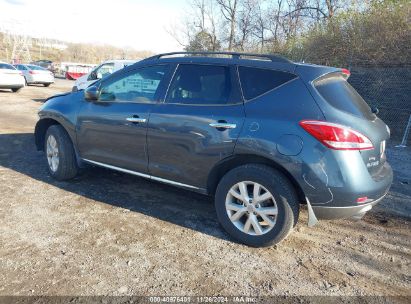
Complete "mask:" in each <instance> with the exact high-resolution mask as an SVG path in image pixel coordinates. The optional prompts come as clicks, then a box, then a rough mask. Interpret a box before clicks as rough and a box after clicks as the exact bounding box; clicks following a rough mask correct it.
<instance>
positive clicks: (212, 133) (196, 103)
mask: <svg viewBox="0 0 411 304" xmlns="http://www.w3.org/2000/svg"><path fill="white" fill-rule="evenodd" d="M243 121H244V108H243V104H242V101H241V98H240V95H239V89H238V81H237V78H236V74H235V73H234V69H233V68H232V67H228V66H225V67H221V66H206V65H193V64H191V65H188V64H186V65H179V66H178V68H177V70H176V73H175V75H174V78H173V81H172V82H171V84H170V88H169V90H168V94H167V98H166V102H164V103H160V104H158V105H156V106H155V107H154V108H153V110H152V112H151V114H150V120H149V124H148V132H147V151H148V154H149V172H150V174H151V175H153V176H156V177H160V178H164V179H168V180H172V181H176V182H180V183H184V184H188V185H191V186H195V187H199V188H206V183H207V177H208V173H209V171H210V170H211V169H212V168H213V167H214V165H215V164H216V163H218V162H219V161H220V160H221V159H223V158H226V157H228V156H230V155H231V154H232V153H233V151H234V146H235V143H236V140H237V138H238V136H239V134H240V132H241V128H242V125H243ZM216 123H218V125H215V124H216ZM221 124H222V125H221Z"/></svg>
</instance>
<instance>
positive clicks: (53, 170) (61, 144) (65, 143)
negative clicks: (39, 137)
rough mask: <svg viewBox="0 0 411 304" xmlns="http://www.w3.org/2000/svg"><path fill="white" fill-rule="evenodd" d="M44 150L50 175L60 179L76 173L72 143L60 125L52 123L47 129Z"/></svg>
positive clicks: (69, 177)
mask: <svg viewBox="0 0 411 304" xmlns="http://www.w3.org/2000/svg"><path fill="white" fill-rule="evenodd" d="M44 151H45V152H46V158H47V165H48V169H49V172H50V174H51V176H52V177H54V178H55V179H57V180H60V181H61V180H68V179H71V178H73V177H75V176H76V175H77V173H78V166H77V162H76V155H75V153H74V148H73V144H72V142H71V139H70V137H69V135H68V134H67V132H66V130H64V128H63V127H62V126H60V125H52V126H50V127H49V128H48V129H47V132H46V137H45V140H44Z"/></svg>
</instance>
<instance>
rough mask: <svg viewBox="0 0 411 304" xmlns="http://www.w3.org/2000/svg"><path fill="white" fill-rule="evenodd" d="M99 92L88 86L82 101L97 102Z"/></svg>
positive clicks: (94, 87) (95, 88)
mask: <svg viewBox="0 0 411 304" xmlns="http://www.w3.org/2000/svg"><path fill="white" fill-rule="evenodd" d="M99 94H100V92H99V90H98V88H97V87H96V86H90V87H88V88H86V89H85V90H84V99H85V100H89V101H93V100H97V99H98V96H99Z"/></svg>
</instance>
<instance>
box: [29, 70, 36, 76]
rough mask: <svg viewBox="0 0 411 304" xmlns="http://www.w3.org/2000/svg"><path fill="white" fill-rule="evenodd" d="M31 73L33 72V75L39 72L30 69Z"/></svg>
mask: <svg viewBox="0 0 411 304" xmlns="http://www.w3.org/2000/svg"><path fill="white" fill-rule="evenodd" d="M29 74H31V75H33V74H38V72H37V71H33V70H30V71H29Z"/></svg>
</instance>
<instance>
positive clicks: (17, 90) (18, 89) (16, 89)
mask: <svg viewBox="0 0 411 304" xmlns="http://www.w3.org/2000/svg"><path fill="white" fill-rule="evenodd" d="M11 90H12V91H13V93H17V92H19V91H20V90H21V88H12V89H11Z"/></svg>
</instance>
